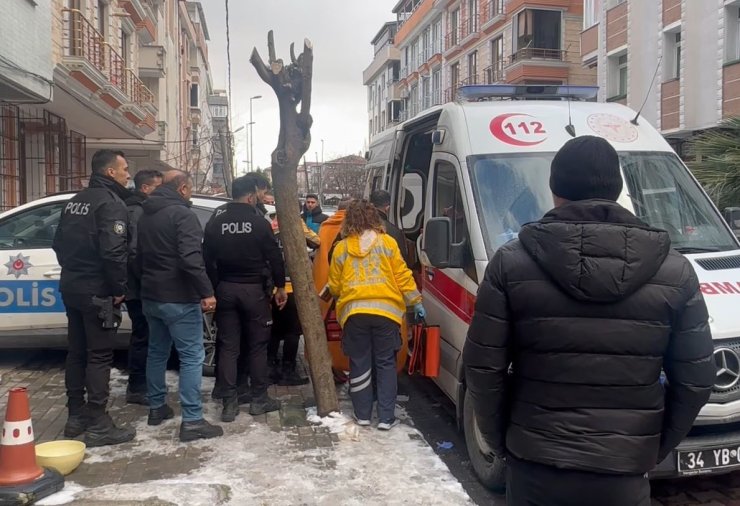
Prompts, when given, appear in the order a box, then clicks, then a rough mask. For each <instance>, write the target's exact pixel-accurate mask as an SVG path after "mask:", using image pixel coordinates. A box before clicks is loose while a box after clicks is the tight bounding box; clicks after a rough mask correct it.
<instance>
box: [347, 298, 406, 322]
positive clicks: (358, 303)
mask: <svg viewBox="0 0 740 506" xmlns="http://www.w3.org/2000/svg"><path fill="white" fill-rule="evenodd" d="M357 309H375V310H378V311H384V312H386V313H390V314H392V315H393V316H396V317H398V319H399V320H401V319H403V315H404V314H405V312H404V311H402V310H400V309H398V308H397V307H396V306H394V305H393V304H388V303H386V302H374V301H365V300H355V301H352V302H348V303H347V304H346V305H345V306H344V307H342V309H341V311H340V312H339V321H340V322H343V321H344V320H345V319H346V318H347V317H348V316H349V314H350V313H351V312H352V311H354V310H357Z"/></svg>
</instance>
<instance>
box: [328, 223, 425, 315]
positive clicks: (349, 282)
mask: <svg viewBox="0 0 740 506" xmlns="http://www.w3.org/2000/svg"><path fill="white" fill-rule="evenodd" d="M329 291H330V292H331V294H332V295H333V296H334V298H335V299H336V303H337V306H336V309H337V320H338V321H339V324H340V325H341V326H342V327H344V324H345V323H346V321H347V319H348V318H349V317H350V316H352V315H354V314H372V315H377V316H385V317H386V318H389V319H391V320H393V321H394V322H396V323H398V324H399V325H400V324H401V323H402V322H403V316H404V314H405V313H406V307H407V306H413V305H414V304H417V303H419V302H421V294H419V291H418V290H417V289H416V283H415V282H414V276H413V275H412V273H411V270H410V269H409V268H408V267H407V266H406V262H404V260H403V257H401V252H400V251H399V250H398V244H397V243H396V240H395V239H393V238H392V237H391V236H389V235H388V234H378V233H376V232H374V231H371V230H368V231H365V232H364V233H363V234H362V235H361V236H359V235H351V236H349V237H347V238H346V239H343V240H341V241H340V242H339V243H337V246H336V248H335V249H334V255H333V257H332V259H331V265H330V267H329Z"/></svg>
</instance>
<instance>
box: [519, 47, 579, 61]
mask: <svg viewBox="0 0 740 506" xmlns="http://www.w3.org/2000/svg"><path fill="white" fill-rule="evenodd" d="M566 56H567V52H566V51H565V50H564V49H549V48H537V47H525V48H522V49H519V50H518V51H517V52H516V53H514V54H512V55H511V56H509V65H514V64H516V63H520V62H524V61H531V60H546V61H556V62H564V61H566Z"/></svg>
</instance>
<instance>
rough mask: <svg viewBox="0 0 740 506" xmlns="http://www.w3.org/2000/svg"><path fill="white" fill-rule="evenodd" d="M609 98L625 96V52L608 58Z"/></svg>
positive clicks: (626, 71) (615, 98)
mask: <svg viewBox="0 0 740 506" xmlns="http://www.w3.org/2000/svg"><path fill="white" fill-rule="evenodd" d="M609 60H610V62H609V64H610V65H609V100H619V99H622V98H624V97H626V96H627V80H628V77H629V74H628V68H627V54H626V53H625V54H622V55H618V56H612V57H610V58H609Z"/></svg>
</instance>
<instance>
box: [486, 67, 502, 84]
mask: <svg viewBox="0 0 740 506" xmlns="http://www.w3.org/2000/svg"><path fill="white" fill-rule="evenodd" d="M483 78H484V79H485V84H495V83H498V82H501V81H503V80H504V64H503V62H498V63H495V64H493V65H490V66H488V67H486V68H484V69H483Z"/></svg>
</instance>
